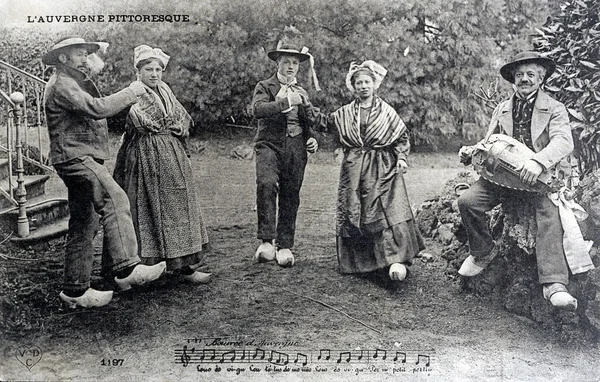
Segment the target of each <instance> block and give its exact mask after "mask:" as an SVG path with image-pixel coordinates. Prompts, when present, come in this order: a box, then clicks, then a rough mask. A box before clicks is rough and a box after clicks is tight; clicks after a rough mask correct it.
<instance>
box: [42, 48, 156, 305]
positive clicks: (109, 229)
mask: <svg viewBox="0 0 600 382" xmlns="http://www.w3.org/2000/svg"><path fill="white" fill-rule="evenodd" d="M99 48H100V44H98V43H95V42H86V41H85V40H84V39H82V38H79V37H69V38H65V39H62V40H60V41H58V42H57V43H56V44H55V45H54V46H53V47H52V49H51V50H50V51H49V52H48V53H46V54H45V55H44V56H43V57H42V61H43V62H44V63H45V64H46V65H54V66H56V72H55V73H54V74H53V75H52V77H51V78H50V79H49V81H48V83H47V84H46V89H45V91H44V107H45V111H46V121H47V124H48V131H49V135H50V158H51V160H52V164H53V165H54V168H55V169H56V171H57V173H58V175H59V176H60V177H61V179H62V180H63V181H64V183H65V185H66V186H67V189H68V198H69V212H70V219H69V231H68V240H67V244H66V253H65V270H64V290H63V291H62V292H61V293H60V298H61V300H62V301H63V302H64V303H65V304H66V305H67V306H68V307H70V308H76V307H78V306H80V307H84V308H89V307H98V306H103V305H106V304H108V303H109V302H110V300H111V299H112V295H113V292H112V291H98V290H95V289H93V288H91V287H90V278H91V272H92V264H93V260H94V258H93V256H94V247H93V244H92V242H93V239H94V236H95V235H96V233H97V231H98V228H99V222H100V223H101V224H102V227H103V229H104V253H103V259H102V261H103V268H105V269H111V270H112V271H113V272H114V273H115V282H116V284H117V285H118V286H119V287H120V288H121V289H122V290H127V289H129V288H131V286H132V285H141V284H144V283H146V282H149V281H153V280H156V279H157V278H159V277H160V275H161V274H162V273H163V272H164V270H165V264H164V263H159V264H157V265H154V266H146V265H142V264H139V263H140V258H139V257H138V254H137V252H138V249H137V242H136V237H135V231H134V227H133V222H132V219H131V213H130V211H129V201H128V199H127V195H126V194H125V191H123V190H122V189H121V188H120V187H119V186H118V185H117V183H116V182H115V181H114V179H113V178H112V176H111V175H110V173H109V172H108V170H107V169H106V167H104V165H103V164H104V161H105V160H106V159H108V128H107V123H106V118H107V117H110V116H113V115H115V114H117V113H118V112H119V111H121V110H123V109H125V108H126V107H129V106H131V105H133V104H135V103H136V102H137V97H138V96H140V95H143V94H144V93H145V92H146V90H145V88H144V86H143V85H142V84H141V83H139V82H134V83H132V84H131V85H130V86H129V87H128V88H126V89H123V90H121V91H119V92H117V93H115V94H113V95H110V96H107V97H102V96H101V95H100V92H99V91H98V89H97V88H96V85H95V84H94V83H93V82H92V80H91V79H90V78H89V77H88V76H87V74H86V70H87V69H88V55H90V54H92V53H95V52H96V51H98V49H99ZM98 215H99V216H100V219H99V218H98Z"/></svg>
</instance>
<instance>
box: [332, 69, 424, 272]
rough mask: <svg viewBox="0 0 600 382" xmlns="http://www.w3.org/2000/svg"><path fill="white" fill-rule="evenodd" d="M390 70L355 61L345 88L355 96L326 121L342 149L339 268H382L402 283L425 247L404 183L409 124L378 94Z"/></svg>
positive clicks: (368, 269) (337, 225)
mask: <svg viewBox="0 0 600 382" xmlns="http://www.w3.org/2000/svg"><path fill="white" fill-rule="evenodd" d="M386 73H387V70H386V69H385V68H384V67H383V66H381V65H379V64H377V63H376V62H374V61H365V62H363V63H362V64H360V65H358V64H356V63H354V62H353V63H352V64H351V65H350V69H349V71H348V74H347V76H346V87H347V88H348V89H349V90H350V91H352V92H353V93H354V94H355V96H356V98H355V99H354V100H353V101H352V102H350V103H349V104H347V105H345V106H342V107H341V108H339V109H338V110H336V111H335V112H333V113H332V114H330V115H329V116H328V118H327V125H328V126H329V128H332V127H335V130H336V131H337V133H338V135H339V140H340V143H341V144H342V147H343V150H344V156H343V161H342V165H341V171H340V182H339V188H338V206H337V224H336V235H337V254H338V261H339V266H340V272H341V273H367V272H373V271H378V270H383V271H386V272H387V273H388V275H389V277H390V278H391V279H392V280H396V281H402V280H404V278H405V277H406V275H407V266H408V265H410V264H411V261H412V259H413V258H414V257H415V256H416V255H417V254H418V253H419V252H420V250H422V249H423V248H424V246H423V241H422V238H421V236H420V234H419V232H418V228H417V227H416V226H415V223H414V217H413V214H412V210H411V207H410V203H409V200H408V195H407V192H406V187H405V184H404V176H403V174H404V173H405V172H406V170H407V168H408V161H407V157H408V153H409V151H410V143H409V138H408V132H407V128H406V126H405V124H404V122H403V121H402V120H401V119H400V117H399V116H398V114H397V113H396V111H395V110H394V109H393V108H392V107H391V106H390V105H389V104H387V103H386V102H385V101H383V100H382V99H381V98H379V97H378V96H377V95H376V94H375V91H376V90H377V89H378V88H379V86H380V85H381V82H382V81H383V79H384V77H385V75H386ZM322 125H324V123H323V124H322ZM322 127H323V126H322Z"/></svg>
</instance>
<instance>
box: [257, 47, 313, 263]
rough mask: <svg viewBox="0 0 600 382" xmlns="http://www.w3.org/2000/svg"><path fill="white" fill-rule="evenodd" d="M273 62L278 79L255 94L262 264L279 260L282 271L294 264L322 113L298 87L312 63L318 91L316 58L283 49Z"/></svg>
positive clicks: (262, 85) (273, 54)
mask: <svg viewBox="0 0 600 382" xmlns="http://www.w3.org/2000/svg"><path fill="white" fill-rule="evenodd" d="M268 56H269V58H270V59H271V60H273V61H276V62H277V73H275V74H274V75H273V76H272V77H271V78H269V79H267V80H264V81H261V82H259V83H258V84H257V85H256V88H255V89H254V96H253V98H252V112H253V114H254V116H255V117H256V118H257V119H258V132H257V135H256V140H255V151H256V185H257V193H256V198H257V213H258V234H257V236H258V239H260V240H262V244H260V246H259V247H258V249H257V250H256V253H255V255H254V258H255V260H257V261H259V262H264V261H272V260H276V261H277V263H278V264H279V265H280V266H282V267H290V266H292V265H293V264H294V255H293V254H292V251H291V248H292V247H293V245H294V235H295V230H296V215H297V213H298V206H299V205H300V187H301V186H302V181H303V179H304V169H305V167H306V162H307V151H308V152H315V151H316V150H317V147H318V144H317V140H316V139H315V138H314V136H313V133H312V129H311V127H312V126H313V124H314V119H315V115H316V112H317V111H318V109H316V108H314V107H313V106H312V105H311V104H310V102H309V100H308V93H307V92H306V90H304V89H303V88H301V87H300V86H299V85H298V84H297V81H296V74H297V73H298V69H299V67H300V62H303V61H306V60H310V64H311V65H310V66H311V67H310V70H311V75H312V76H313V80H314V81H315V87H316V88H317V89H318V83H317V81H316V77H315V76H314V69H313V60H312V56H311V55H310V54H308V49H307V48H303V49H302V50H299V49H298V47H296V46H295V45H291V44H280V45H279V46H278V47H277V49H276V50H273V51H270V52H269V53H268Z"/></svg>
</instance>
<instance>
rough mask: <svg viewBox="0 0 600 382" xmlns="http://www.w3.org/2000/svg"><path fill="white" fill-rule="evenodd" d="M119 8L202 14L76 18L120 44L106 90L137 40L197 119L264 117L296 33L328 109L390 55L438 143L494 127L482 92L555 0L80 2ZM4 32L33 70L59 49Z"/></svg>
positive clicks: (415, 129) (408, 101) (318, 100)
mask: <svg viewBox="0 0 600 382" xmlns="http://www.w3.org/2000/svg"><path fill="white" fill-rule="evenodd" d="M115 7H118V9H119V13H121V14H125V13H129V14H133V13H137V14H149V13H171V14H173V13H177V12H179V13H185V14H189V15H190V19H191V20H192V22H189V23H100V24H94V23H89V24H77V25H75V27H74V28H72V30H71V31H70V32H72V33H78V34H83V35H84V36H85V37H86V38H87V39H90V40H100V41H107V42H109V43H111V48H110V50H109V55H108V56H107V57H106V62H107V66H106V68H105V70H104V71H103V73H102V74H101V75H100V77H99V78H98V82H99V84H100V88H101V90H102V91H103V92H104V93H111V92H113V91H116V90H118V89H120V88H122V87H124V86H126V85H127V84H128V83H129V82H130V81H132V80H133V79H135V72H134V69H133V57H132V56H133V48H134V47H135V46H136V45H139V44H148V45H151V46H158V47H161V48H162V49H163V50H164V51H165V52H166V53H167V54H169V55H171V57H172V58H171V62H170V63H169V66H168V68H167V71H166V73H165V75H164V77H163V78H164V80H165V81H166V82H167V83H169V84H170V85H171V87H172V88H173V90H174V91H175V94H176V95H177V96H178V98H179V99H180V101H181V102H182V103H183V104H184V106H186V108H187V109H188V110H189V111H190V112H191V114H192V116H193V118H194V120H195V121H196V122H197V126H200V128H204V129H207V128H213V127H215V126H221V125H222V124H224V123H236V124H252V123H254V122H253V121H252V116H251V115H250V114H249V112H248V105H249V103H250V100H251V97H252V92H253V89H254V86H255V84H256V83H257V82H258V81H259V80H262V79H264V78H267V77H268V76H270V75H272V74H273V73H274V71H275V63H274V62H272V61H270V60H269V59H268V58H267V55H266V53H267V52H268V51H269V50H271V49H273V48H274V47H275V45H276V44H277V41H279V40H284V41H288V42H292V43H296V44H297V45H300V46H307V47H309V48H310V52H311V53H312V54H313V55H314V56H315V61H316V72H317V74H318V77H319V80H320V83H321V87H322V88H323V91H322V92H315V91H314V90H311V87H310V86H308V83H309V78H308V76H307V73H306V72H307V70H304V69H301V73H300V75H299V81H300V82H301V83H302V84H304V85H305V87H306V88H308V90H309V91H310V93H311V98H312V101H313V103H314V104H316V105H317V106H319V107H321V109H322V110H324V111H333V110H335V109H336V108H338V107H340V106H342V105H343V104H345V103H348V102H349V101H350V100H351V99H352V94H351V93H350V92H349V91H348V90H347V89H346V88H345V86H344V79H345V75H346V72H347V69H348V67H349V65H350V62H352V61H358V62H362V61H364V60H367V59H372V60H375V61H377V62H379V63H381V64H382V65H383V66H385V67H386V68H387V69H388V75H387V77H386V79H385V81H384V83H383V85H382V87H381V89H380V90H379V94H380V95H381V96H382V98H384V99H385V100H386V101H388V102H389V103H390V104H391V105H392V106H393V107H394V108H395V109H396V110H397V111H398V113H399V114H400V116H401V117H402V118H403V120H404V121H405V122H406V123H407V125H408V126H409V128H410V129H411V133H412V138H413V141H414V142H415V143H416V144H424V145H431V146H433V147H435V146H436V145H438V144H440V143H443V142H449V141H453V142H458V141H461V140H465V141H473V140H476V139H478V138H480V137H481V136H482V135H483V132H484V131H485V126H486V125H487V121H488V118H489V114H490V110H489V109H486V107H485V104H484V103H483V102H482V101H481V100H480V99H479V98H477V97H476V96H475V93H476V92H477V91H478V89H479V87H480V86H481V85H482V84H485V83H488V82H491V81H493V80H494V79H496V78H498V69H499V67H500V66H501V64H502V63H503V62H505V61H506V59H508V58H509V57H511V56H512V55H513V54H514V52H515V51H518V50H522V49H524V48H525V46H526V45H527V33H528V32H529V31H530V30H531V29H532V27H533V26H535V25H539V24H540V20H539V18H540V16H542V15H543V16H545V10H546V8H547V0H428V1H426V2H423V1H419V0H404V1H401V2H392V1H389V0H369V1H367V0H328V1H322V0H303V1H300V0H295V1H294V0H290V1H286V2H281V1H277V0H247V1H244V2H240V1H239V0H212V1H203V2H200V3H195V4H193V6H192V5H191V4H182V3H180V2H175V3H174V4H172V3H169V4H164V3H162V2H159V1H158V0H146V1H143V2H142V1H140V0H139V1H129V2H127V3H126V4H123V3H122V2H121V3H119V2H118V1H116V0H109V1H107V2H104V3H103V4H87V6H85V7H83V6H81V5H80V6H79V8H78V13H80V14H81V13H96V14H98V13H99V14H102V13H104V14H106V13H107V12H110V11H107V10H110V9H114V8H115ZM84 11H85V12H84ZM544 18H545V17H544ZM3 35H4V36H5V38H4V39H3V41H4V42H3V43H2V44H0V56H1V57H7V59H8V60H9V61H11V63H13V64H16V65H17V66H19V67H22V68H23V69H26V70H31V67H32V66H35V67H39V65H40V64H39V57H40V56H41V54H42V52H43V51H45V50H46V49H48V47H50V46H51V43H50V42H49V41H48V36H50V35H48V34H43V33H41V34H40V33H38V34H36V33H34V34H32V35H31V37H30V39H29V40H27V41H24V40H23V39H21V37H22V36H23V35H22V34H21V33H20V32H18V31H14V30H4V31H3ZM52 37H53V38H54V37H55V36H52ZM34 47H35V49H37V51H35V50H33V49H32V48H34ZM23 52H27V53H25V54H23ZM21 57H27V59H25V60H24V59H22V58H21ZM507 89H508V88H507Z"/></svg>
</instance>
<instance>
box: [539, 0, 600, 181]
mask: <svg viewBox="0 0 600 382" xmlns="http://www.w3.org/2000/svg"><path fill="white" fill-rule="evenodd" d="M599 13H600V2H598V1H596V0H569V1H566V2H564V3H563V4H562V5H561V7H560V12H559V13H558V14H557V15H556V16H555V17H552V18H549V19H548V21H547V22H546V24H544V26H543V27H542V28H541V29H539V30H538V31H537V32H538V33H537V35H536V38H535V40H534V43H535V47H536V50H538V51H540V52H542V53H543V54H544V55H545V56H547V57H549V58H552V59H553V60H554V61H555V62H556V63H557V69H556V72H555V73H554V74H553V75H552V76H551V77H550V78H549V79H548V83H547V86H546V89H547V90H548V91H550V92H552V93H554V96H555V97H556V98H557V99H558V100H560V101H561V102H562V103H564V104H565V105H566V107H567V109H568V110H569V114H570V116H571V120H572V121H573V122H574V123H573V129H574V133H575V135H576V137H577V138H578V139H577V142H576V143H577V144H576V155H578V156H579V164H580V170H581V173H582V175H583V174H587V173H589V172H591V171H593V170H595V169H598V168H599V167H600V147H599V146H598V145H600V140H599V139H598V138H599V137H600V125H599V123H600V90H598V89H600V20H599V16H598V15H599Z"/></svg>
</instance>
